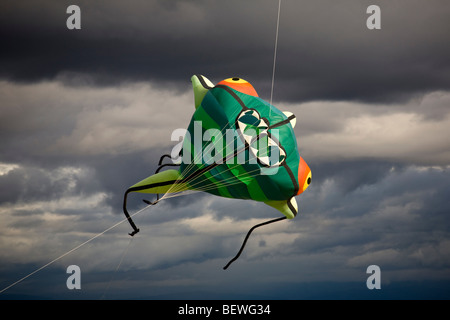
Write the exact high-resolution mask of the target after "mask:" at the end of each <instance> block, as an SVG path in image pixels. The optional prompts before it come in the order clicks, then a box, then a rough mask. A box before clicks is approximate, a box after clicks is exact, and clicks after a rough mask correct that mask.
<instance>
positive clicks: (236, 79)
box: [231, 78, 239, 81]
mask: <svg viewBox="0 0 450 320" xmlns="http://www.w3.org/2000/svg"><path fill="white" fill-rule="evenodd" d="M231 80H233V81H239V78H233V79H231Z"/></svg>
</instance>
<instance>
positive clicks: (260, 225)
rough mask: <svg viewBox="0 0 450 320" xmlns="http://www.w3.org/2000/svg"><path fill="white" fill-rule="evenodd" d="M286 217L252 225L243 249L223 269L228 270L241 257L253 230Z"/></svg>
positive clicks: (242, 246)
mask: <svg viewBox="0 0 450 320" xmlns="http://www.w3.org/2000/svg"><path fill="white" fill-rule="evenodd" d="M284 219H286V217H281V218H276V219H273V220H269V221H266V222H263V223H260V224H257V225H254V226H253V227H251V228H250V230H248V232H247V235H246V236H245V239H244V242H243V243H242V245H241V249H239V252H238V253H237V254H236V256H235V257H234V258H233V259H231V260H230V261H229V262H228V263H227V265H226V266H225V267H223V270H227V269H228V267H229V266H230V264H232V263H233V262H234V261H236V260H237V259H238V258H239V256H240V255H241V253H242V251H243V250H244V247H245V245H246V244H247V240H248V238H249V237H250V234H251V233H252V232H253V230H255V229H256V228H258V227H262V226H265V225H266V224H270V223H274V222H277V221H281V220H284Z"/></svg>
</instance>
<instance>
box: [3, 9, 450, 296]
mask: <svg viewBox="0 0 450 320" xmlns="http://www.w3.org/2000/svg"><path fill="white" fill-rule="evenodd" d="M71 4H76V5H78V6H79V7H80V9H81V29H79V30H77V29H74V30H69V29H68V28H67V26H66V20H67V19H68V18H69V16H70V14H67V13H66V9H67V7H68V6H69V5H71ZM372 4H375V5H378V6H379V7H380V10H381V29H379V30H377V29H375V30H369V29H368V28H367V26H366V21H367V19H368V18H369V16H370V14H367V13H366V10H367V7H368V6H369V5H372ZM277 10H278V1H274V0H267V1H264V0H260V1H256V0H250V1H245V2H244V1H234V0H232V1H201V0H199V1H188V0H185V1H182V0H180V1H170V2H169V1H141V0H131V1H118V0H113V1H81V0H77V1H56V0H54V1H50V0H48V1H45V0H41V1H35V2H33V3H29V2H22V1H14V2H13V1H3V2H2V3H0V39H1V42H2V50H0V290H2V289H3V288H5V287H7V286H9V285H10V284H12V283H14V282H15V281H17V280H19V279H21V278H22V277H24V276H26V275H28V274H30V273H31V272H33V271H34V270H36V269H38V268H40V267H41V266H43V265H45V264H47V263H48V262H50V261H52V260H53V259H55V258H56V257H59V256H60V255H62V254H64V253H65V252H68V251H69V250H71V249H72V248H74V247H76V246H77V245H79V244H81V243H83V242H84V241H86V240H88V239H90V238H92V237H94V236H95V235H97V234H99V233H101V232H103V231H104V230H106V229H108V228H109V227H111V226H113V225H115V224H116V223H118V222H120V221H121V220H122V219H123V213H122V200H123V194H124V192H125V190H126V189H127V188H128V187H129V186H131V185H133V184H134V183H136V182H137V181H140V180H142V179H143V178H145V177H147V176H149V175H151V174H152V173H153V172H154V171H155V169H156V168H157V163H158V160H159V158H160V156H161V155H162V154H165V153H170V152H171V150H172V148H173V147H174V146H175V144H176V143H177V141H171V133H172V132H173V130H175V129H177V128H186V127H187V125H188V123H189V121H190V118H191V116H192V113H193V111H194V97H193V92H192V85H191V83H190V77H191V76H192V75H193V74H203V75H204V76H206V77H207V78H209V79H210V80H211V81H212V82H213V83H218V82H219V81H221V80H223V79H226V78H229V77H234V76H238V77H242V78H244V79H246V80H247V81H249V82H250V83H252V84H253V86H254V87H255V89H256V91H257V92H258V93H259V96H260V97H261V98H263V99H265V100H269V99H270V91H271V83H272V82H271V81H272V70H273V58H274V47H275V35H276V22H277ZM449 15H450V3H448V1H440V0H430V1H426V2H424V1H417V0H408V1H406V0H396V1H380V0H371V1H350V0H345V1H344V0H343V1H332V0H319V1H289V0H282V2H281V12H280V24H279V37H278V47H277V56H276V57H277V59H276V73H275V78H274V79H275V82H274V91H273V104H274V105H275V106H276V107H278V108H279V109H280V110H288V111H291V112H293V113H294V114H295V115H296V117H297V125H296V127H295V134H296V137H297V143H298V147H299V151H300V154H301V156H302V157H303V158H304V159H305V160H306V161H307V163H308V164H309V166H310V168H311V170H312V177H313V179H312V183H311V186H310V187H309V188H308V189H307V190H306V191H305V192H304V193H303V194H302V195H300V196H298V197H297V202H298V204H299V214H298V216H297V217H296V218H295V219H293V220H289V221H284V222H282V223H281V222H280V223H277V224H274V225H270V226H266V227H264V228H261V229H257V231H255V232H254V234H253V235H252V237H251V238H250V240H249V242H248V244H247V247H246V248H245V250H244V252H243V254H242V256H241V257H240V259H239V260H237V261H236V262H235V263H234V264H233V265H231V267H230V268H229V269H228V270H226V271H224V270H222V267H223V266H224V265H225V264H226V263H227V262H228V261H229V259H231V258H232V257H233V256H234V255H235V254H236V252H237V250H238V249H239V246H240V244H241V242H242V240H243V237H244V235H245V233H246V232H247V230H248V229H249V228H250V227H251V226H253V225H254V224H255V223H259V222H262V221H265V220H267V219H270V218H275V217H277V216H278V213H277V212H275V211H274V209H272V208H270V207H267V206H265V205H264V204H262V203H257V202H252V201H248V200H235V199H225V198H220V197H215V196H212V195H208V194H202V193H195V194H191V195H184V196H180V197H176V198H173V199H167V200H164V201H161V202H160V203H158V205H156V206H154V207H151V208H149V209H147V210H145V211H143V212H142V213H141V214H139V215H138V216H136V217H135V218H134V220H135V222H136V224H137V225H138V226H139V228H140V229H141V232H140V233H139V234H138V235H136V236H135V237H133V238H131V237H129V236H128V232H130V231H131V230H130V226H129V225H128V224H127V223H126V222H125V223H122V224H120V225H118V226H117V227H115V228H113V229H112V230H110V231H108V232H106V233H104V234H103V235H101V236H100V237H98V238H96V239H95V240H93V241H91V242H89V243H88V244H86V245H84V246H82V247H81V248H79V249H78V250H76V251H74V252H72V253H70V254H68V255H67V256H64V257H63V258H61V259H59V260H58V261H56V262H54V263H52V264H51V265H49V266H48V267H46V268H44V269H43V270H41V271H39V272H37V273H35V274H33V275H32V276H30V277H29V278H27V279H25V280H24V281H22V282H20V283H18V284H16V285H14V286H13V287H11V288H10V289H8V290H6V291H4V292H3V293H1V294H0V299H274V300H275V299H282V300H285V299H449V298H450V219H449V214H450V143H449V140H448V137H449V136H450V58H449V57H450V42H449V41H448V35H447V33H448V30H449V28H450V22H449V20H448V16H449ZM130 197H131V196H130ZM141 199H142V195H133V196H132V197H131V199H130V211H132V212H136V211H137V210H139V209H141V208H143V207H144V204H143V203H142V202H141ZM70 265H78V266H79V267H80V270H81V289H80V290H69V289H68V288H67V286H66V280H67V278H68V277H69V274H67V273H66V269H67V267H68V266H70ZM370 265H378V266H379V267H380V270H381V289H379V290H376V289H374V290H369V289H368V288H367V286H366V280H367V278H368V277H369V276H370V274H367V273H366V270H367V267H368V266H370Z"/></svg>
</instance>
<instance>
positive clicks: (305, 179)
mask: <svg viewBox="0 0 450 320" xmlns="http://www.w3.org/2000/svg"><path fill="white" fill-rule="evenodd" d="M310 184H311V169H310V168H309V166H308V164H307V163H306V161H305V160H303V158H302V157H300V162H299V164H298V186H299V188H298V193H297V195H299V194H300V193H302V192H303V191H305V190H306V189H307V188H308V187H309V185H310Z"/></svg>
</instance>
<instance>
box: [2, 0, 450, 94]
mask: <svg viewBox="0 0 450 320" xmlns="http://www.w3.org/2000/svg"><path fill="white" fill-rule="evenodd" d="M68 4H69V3H68V2H64V1H62V2H61V1H46V2H41V3H40V4H39V5H38V4H35V5H24V4H18V3H13V4H12V3H8V4H4V5H3V9H4V10H2V11H1V13H0V14H1V15H2V16H1V19H0V21H2V22H1V24H0V30H1V31H0V32H1V37H2V42H3V44H4V48H6V50H2V52H1V53H0V55H1V56H0V59H1V68H0V70H1V75H2V76H3V77H6V78H9V79H15V80H25V81H32V80H39V79H44V78H47V79H48V78H55V77H57V76H61V75H64V74H65V73H67V72H71V73H72V75H73V74H85V75H86V76H84V78H85V79H90V80H89V81H93V83H96V84H102V83H103V84H107V83H109V84H111V83H118V82H122V81H130V80H131V81H134V80H143V79H145V80H149V79H158V82H160V83H162V82H166V83H170V82H174V81H175V82H178V81H186V79H188V78H189V77H190V75H192V74H196V73H203V74H206V75H208V76H210V77H211V78H212V79H213V80H215V81H218V80H221V79H222V78H224V77H228V76H231V75H239V76H242V77H244V78H247V79H248V80H249V81H251V82H252V83H254V85H255V86H256V87H257V88H259V90H260V92H261V96H268V94H267V93H268V92H269V90H270V80H271V71H272V58H273V47H274V38H275V27H276V10H277V3H276V1H255V2H251V1H250V2H245V3H243V2H242V1H226V2H223V1H217V2H213V3H212V2H203V1H196V2H194V1H192V2H191V1H177V2H170V3H167V2H163V1H148V2H143V1H137V2H132V3H129V2H127V3H124V2H112V1H104V2H98V1H97V2H95V3H92V2H89V1H88V2H85V1H81V2H78V5H79V6H80V7H81V10H82V29H81V30H77V31H73V30H72V31H69V30H67V29H66V27H65V19H66V18H67V16H68V15H67V14H65V9H66V8H67V6H68ZM370 4H378V5H379V6H380V7H381V12H382V29H381V30H372V31H370V30H368V29H367V28H366V26H365V23H366V19H367V17H368V15H367V14H366V9H367V7H368V6H369V5H370ZM449 11H450V5H448V4H447V3H446V2H443V1H437V0H436V1H431V2H430V1H428V2H427V3H426V5H424V4H423V2H422V1H404V2H401V3H399V2H395V3H392V2H383V1H376V2H375V3H373V1H372V2H370V1H363V2H359V1H358V2H355V1H340V2H339V3H336V2H335V1H314V2H310V1H308V2H301V1H283V3H282V12H281V22H280V36H279V48H278V49H279V50H278V56H277V57H278V59H277V74H276V91H275V92H276V99H278V100H291V101H292V100H297V101H298V100H300V101H305V100H313V99H334V100H363V101H392V100H403V99H409V98H410V97H412V96H415V95H418V94H423V93H424V92H428V91H433V90H446V89H448V88H449V87H450V77H449V73H448V72H447V70H448V68H449V67H450V62H449V59H448V57H449V56H450V45H449V43H448V41H444V40H443V39H445V30H448V27H449V22H448V19H447V17H448V15H449V13H450V12H449ZM69 74H70V73H69ZM70 78H71V77H67V78H66V79H70Z"/></svg>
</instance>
